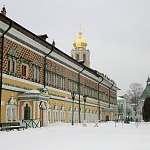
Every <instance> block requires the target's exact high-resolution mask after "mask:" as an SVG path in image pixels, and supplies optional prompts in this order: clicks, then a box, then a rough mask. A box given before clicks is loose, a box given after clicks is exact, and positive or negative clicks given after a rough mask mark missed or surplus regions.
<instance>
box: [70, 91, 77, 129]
mask: <svg viewBox="0 0 150 150" xmlns="http://www.w3.org/2000/svg"><path fill="white" fill-rule="evenodd" d="M75 95H76V93H75V92H74V91H73V92H71V96H72V126H73V125H74V99H75Z"/></svg>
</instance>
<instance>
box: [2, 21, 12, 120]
mask: <svg viewBox="0 0 150 150" xmlns="http://www.w3.org/2000/svg"><path fill="white" fill-rule="evenodd" d="M12 25H13V21H12V20H11V21H10V24H9V27H8V29H7V30H6V31H4V33H3V34H2V37H1V38H2V50H1V71H0V123H1V102H2V79H3V78H2V76H3V54H4V36H5V34H6V33H7V32H8V31H9V30H10V29H11V27H12Z"/></svg>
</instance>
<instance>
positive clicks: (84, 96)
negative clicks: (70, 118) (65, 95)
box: [83, 95, 87, 120]
mask: <svg viewBox="0 0 150 150" xmlns="http://www.w3.org/2000/svg"><path fill="white" fill-rule="evenodd" d="M86 97H87V96H86V95H83V101H84V120H85V103H86Z"/></svg>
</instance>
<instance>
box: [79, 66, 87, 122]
mask: <svg viewBox="0 0 150 150" xmlns="http://www.w3.org/2000/svg"><path fill="white" fill-rule="evenodd" d="M84 69H85V66H84V67H83V69H82V70H81V71H80V72H79V73H78V94H79V123H81V118H80V74H81V73H82V72H83V71H84Z"/></svg>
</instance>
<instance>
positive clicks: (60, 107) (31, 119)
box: [0, 13, 118, 127]
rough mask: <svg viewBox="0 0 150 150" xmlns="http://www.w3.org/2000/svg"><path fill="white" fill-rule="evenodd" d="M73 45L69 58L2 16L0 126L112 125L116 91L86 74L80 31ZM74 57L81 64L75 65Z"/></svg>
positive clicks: (86, 58) (87, 66) (102, 78)
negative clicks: (96, 123)
mask: <svg viewBox="0 0 150 150" xmlns="http://www.w3.org/2000/svg"><path fill="white" fill-rule="evenodd" d="M73 45H74V48H75V49H74V50H73V51H71V57H70V56H68V55H67V54H65V53H64V52H62V51H61V50H59V49H58V48H57V47H55V45H54V44H50V43H48V42H47V41H46V40H45V39H43V38H41V37H40V36H37V35H35V34H34V33H32V32H31V31H29V30H27V29H25V28H23V27H22V26H21V25H19V24H17V23H16V22H14V21H13V20H11V19H10V18H8V17H6V16H5V14H3V13H2V14H0V54H1V55H0V56H1V63H0V64H1V66H0V68H1V70H0V71H1V92H0V103H1V107H0V122H21V123H23V124H25V125H26V126H28V127H37V126H48V125H49V124H50V123H53V122H67V123H69V122H70V123H71V122H72V118H73V121H74V122H76V123H77V122H83V120H84V119H85V120H87V122H94V121H95V120H114V119H115V116H116V111H117V90H118V87H117V85H116V84H115V82H114V81H113V80H110V79H109V78H108V77H107V76H106V75H104V74H101V73H100V72H99V71H96V70H93V69H91V68H90V61H89V59H90V55H89V50H86V46H87V43H86V42H85V40H84V39H83V38H82V31H80V32H79V39H77V40H76V41H75V42H74V43H73ZM78 52H79V53H82V56H83V58H84V59H83V58H81V59H83V60H84V64H83V63H80V62H79V61H78V60H76V57H78V55H77V54H78ZM83 54H85V55H83ZM72 57H73V58H72ZM71 92H74V93H76V94H75V99H74V100H73V99H72V96H71ZM84 95H86V102H84V100H83V96H84Z"/></svg>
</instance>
